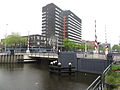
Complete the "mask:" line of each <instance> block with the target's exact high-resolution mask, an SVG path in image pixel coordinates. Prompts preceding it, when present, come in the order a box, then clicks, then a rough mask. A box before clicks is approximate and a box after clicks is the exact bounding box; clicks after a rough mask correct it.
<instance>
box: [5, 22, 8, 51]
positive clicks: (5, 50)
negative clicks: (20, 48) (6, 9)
mask: <svg viewBox="0 0 120 90" xmlns="http://www.w3.org/2000/svg"><path fill="white" fill-rule="evenodd" d="M7 27H8V24H6V31H5V39H6V37H7ZM5 52H6V40H5Z"/></svg>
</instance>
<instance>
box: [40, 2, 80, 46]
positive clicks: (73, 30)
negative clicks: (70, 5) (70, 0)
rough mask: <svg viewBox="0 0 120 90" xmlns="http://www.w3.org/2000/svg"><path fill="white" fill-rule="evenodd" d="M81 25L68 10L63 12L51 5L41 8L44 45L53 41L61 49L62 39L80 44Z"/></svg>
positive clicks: (78, 19)
mask: <svg viewBox="0 0 120 90" xmlns="http://www.w3.org/2000/svg"><path fill="white" fill-rule="evenodd" d="M81 23H82V22H81V19H80V18H79V17H77V16H76V15H75V14H74V13H72V12H71V11H70V10H67V11H63V10H62V9H60V8H59V7H57V6H56V5H55V4H53V3H50V4H48V5H46V6H44V7H43V8H42V35H43V36H44V37H46V45H49V41H51V40H53V41H52V42H56V43H57V46H58V47H62V46H63V39H64V38H68V39H70V40H71V41H74V42H77V43H81Z"/></svg>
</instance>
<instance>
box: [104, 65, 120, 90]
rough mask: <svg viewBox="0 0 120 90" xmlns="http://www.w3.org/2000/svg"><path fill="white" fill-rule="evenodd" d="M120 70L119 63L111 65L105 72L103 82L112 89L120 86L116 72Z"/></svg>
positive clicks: (119, 79)
mask: <svg viewBox="0 0 120 90" xmlns="http://www.w3.org/2000/svg"><path fill="white" fill-rule="evenodd" d="M119 70H120V65H115V64H114V65H112V67H111V70H110V71H109V72H108V73H107V75H106V76H105V82H106V83H108V84H109V85H111V86H112V87H113V88H114V89H113V90H117V89H116V88H120V87H119V85H120V72H117V71H119Z"/></svg>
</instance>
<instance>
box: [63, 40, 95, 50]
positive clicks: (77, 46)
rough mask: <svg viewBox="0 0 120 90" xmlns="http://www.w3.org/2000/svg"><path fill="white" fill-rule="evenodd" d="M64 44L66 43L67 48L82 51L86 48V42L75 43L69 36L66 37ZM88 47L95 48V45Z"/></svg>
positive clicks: (89, 48) (88, 47)
mask: <svg viewBox="0 0 120 90" xmlns="http://www.w3.org/2000/svg"><path fill="white" fill-rule="evenodd" d="M63 45H64V47H65V49H66V50H78V49H81V50H82V51H83V50H85V44H79V43H75V42H74V41H70V40H69V39H67V38H65V39H64V41H63ZM87 49H88V50H93V49H94V47H93V46H90V45H87Z"/></svg>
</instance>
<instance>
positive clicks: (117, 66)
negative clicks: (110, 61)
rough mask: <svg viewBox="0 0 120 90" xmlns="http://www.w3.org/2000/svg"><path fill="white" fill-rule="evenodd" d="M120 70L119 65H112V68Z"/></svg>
mask: <svg viewBox="0 0 120 90" xmlns="http://www.w3.org/2000/svg"><path fill="white" fill-rule="evenodd" d="M118 69H119V70H120V65H112V70H118Z"/></svg>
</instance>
